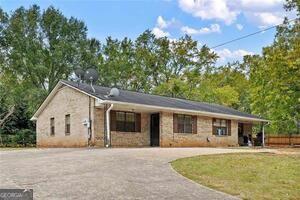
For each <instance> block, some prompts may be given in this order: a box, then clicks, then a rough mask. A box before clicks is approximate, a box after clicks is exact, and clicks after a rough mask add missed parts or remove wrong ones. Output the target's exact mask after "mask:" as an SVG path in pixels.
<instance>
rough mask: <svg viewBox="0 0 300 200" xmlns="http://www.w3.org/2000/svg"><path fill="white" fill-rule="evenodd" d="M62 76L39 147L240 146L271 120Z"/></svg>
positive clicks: (46, 110)
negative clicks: (255, 126) (258, 126)
mask: <svg viewBox="0 0 300 200" xmlns="http://www.w3.org/2000/svg"><path fill="white" fill-rule="evenodd" d="M110 90H111V88H107V87H101V86H93V87H92V86H91V85H89V84H86V83H79V82H72V81H59V82H58V83H57V85H56V86H55V88H54V89H53V90H52V91H51V93H50V94H49V95H48V97H47V98H46V99H45V101H44V102H43V103H42V104H41V106H40V107H39V108H38V110H37V111H36V113H35V114H34V116H33V117H32V120H36V133H37V146H38V147H86V146H95V147H110V146H112V147H144V146H160V147H198V146H213V147H215V146H238V145H241V144H242V143H243V137H244V136H245V135H248V134H251V132H252V125H253V124H255V123H260V124H264V123H265V122H267V120H265V119H262V118H260V117H258V116H255V115H251V114H248V113H244V112H240V111H237V110H235V109H232V108H228V107H225V106H221V105H217V104H212V103H203V102H196V101H190V100H185V99H179V98H171V97H165V96H158V95H151V94H145V93H140V92H133V91H126V90H119V94H118V95H115V96H114V95H108V94H109V92H110Z"/></svg>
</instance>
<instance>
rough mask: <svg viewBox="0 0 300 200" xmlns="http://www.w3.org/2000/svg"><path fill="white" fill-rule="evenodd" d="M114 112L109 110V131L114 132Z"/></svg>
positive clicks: (115, 120)
mask: <svg viewBox="0 0 300 200" xmlns="http://www.w3.org/2000/svg"><path fill="white" fill-rule="evenodd" d="M116 122H117V119H116V111H115V110H111V111H110V130H111V131H116Z"/></svg>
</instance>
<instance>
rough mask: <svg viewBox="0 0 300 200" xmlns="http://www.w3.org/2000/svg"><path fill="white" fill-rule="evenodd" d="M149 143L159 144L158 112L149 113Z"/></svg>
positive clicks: (152, 144)
mask: <svg viewBox="0 0 300 200" xmlns="http://www.w3.org/2000/svg"><path fill="white" fill-rule="evenodd" d="M150 144H151V146H159V113H156V114H151V123H150Z"/></svg>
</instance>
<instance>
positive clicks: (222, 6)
mask: <svg viewBox="0 0 300 200" xmlns="http://www.w3.org/2000/svg"><path fill="white" fill-rule="evenodd" d="M32 4H37V5H39V6H40V7H41V9H45V8H47V7H48V6H50V5H53V6H54V7H55V8H58V9H59V10H61V11H62V13H63V14H64V15H65V16H68V17H70V16H74V17H76V18H78V19H81V20H82V21H84V22H85V23H86V25H87V27H88V35H89V37H95V38H97V39H99V40H100V41H104V40H105V38H106V37H107V36H112V37H114V38H119V39H122V38H123V37H129V38H132V39H135V38H136V37H137V36H138V35H139V34H140V33H142V32H143V31H145V30H146V29H150V30H153V32H154V33H155V34H156V35H157V37H161V36H167V37H169V38H170V39H177V38H179V37H180V36H183V35H184V34H185V33H188V34H190V35H192V37H193V38H194V39H195V40H197V41H199V43H201V44H206V45H208V46H209V47H212V46H215V45H217V44H220V43H223V42H226V41H228V40H231V39H234V38H237V37H240V36H243V35H246V34H249V33H252V32H255V31H258V30H261V29H262V28H264V27H268V26H272V25H275V24H279V23H281V21H282V18H283V16H285V15H286V14H287V13H285V12H284V10H283V8H282V6H283V1H282V0H263V1H262V0H173V1H172V0H160V1H159V0H152V1H151V0H140V1H138V0H131V1H129V0H128V1H126V0H123V1H121V0H114V1H101V0H97V1H96V0H93V1H92V0H86V1H83V0H75V1H71V0H60V1H48V0H43V1H33V0H27V1H22V0H18V1H14V0H0V6H1V8H2V9H4V10H5V11H6V12H11V11H13V10H14V9H16V8H18V7H20V6H24V7H26V8H28V7H29V6H30V5H32ZM289 15H290V14H289ZM274 33H275V30H271V31H267V32H264V33H261V34H258V35H255V36H253V37H250V38H247V39H244V40H241V41H238V42H235V43H231V44H229V45H226V46H222V47H219V48H217V49H216V51H217V53H218V54H219V56H220V57H221V58H220V60H219V63H225V62H227V61H232V60H238V59H241V58H242V56H243V55H245V54H251V53H260V52H261V48H262V47H263V46H266V45H268V44H270V43H271V42H272V41H273V38H274Z"/></svg>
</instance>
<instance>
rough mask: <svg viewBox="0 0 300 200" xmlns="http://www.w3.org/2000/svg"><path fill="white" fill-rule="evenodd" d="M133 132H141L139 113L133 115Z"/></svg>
mask: <svg viewBox="0 0 300 200" xmlns="http://www.w3.org/2000/svg"><path fill="white" fill-rule="evenodd" d="M135 132H141V113H135Z"/></svg>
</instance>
